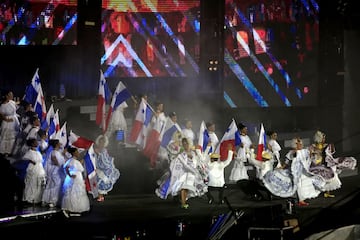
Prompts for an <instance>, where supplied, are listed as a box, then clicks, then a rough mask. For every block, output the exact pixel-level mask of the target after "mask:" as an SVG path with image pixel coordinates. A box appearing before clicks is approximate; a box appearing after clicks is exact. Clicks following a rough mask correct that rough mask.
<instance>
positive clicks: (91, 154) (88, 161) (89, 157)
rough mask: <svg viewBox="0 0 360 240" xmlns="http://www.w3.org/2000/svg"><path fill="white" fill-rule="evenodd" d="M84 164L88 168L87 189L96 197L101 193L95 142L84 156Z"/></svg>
mask: <svg viewBox="0 0 360 240" xmlns="http://www.w3.org/2000/svg"><path fill="white" fill-rule="evenodd" d="M84 165H85V169H86V179H85V184H86V190H87V191H88V192H89V193H91V194H92V195H93V197H94V198H96V197H97V196H98V195H99V192H98V185H97V179H96V154H95V151H94V144H91V146H90V148H89V149H88V150H87V152H86V154H85V156H84Z"/></svg>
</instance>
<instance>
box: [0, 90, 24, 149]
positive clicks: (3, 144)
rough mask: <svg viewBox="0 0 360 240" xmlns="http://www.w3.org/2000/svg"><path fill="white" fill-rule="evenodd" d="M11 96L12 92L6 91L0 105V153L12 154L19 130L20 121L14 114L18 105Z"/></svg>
mask: <svg viewBox="0 0 360 240" xmlns="http://www.w3.org/2000/svg"><path fill="white" fill-rule="evenodd" d="M13 98H14V96H13V93H12V92H11V91H8V92H7V93H6V94H5V98H4V99H3V101H2V102H1V105H0V117H1V118H0V119H1V127H0V153H1V154H4V155H10V154H12V151H13V147H14V144H15V139H16V136H17V135H18V132H19V130H20V122H19V119H18V116H17V114H16V111H17V109H18V105H17V104H16V102H15V101H14V100H13Z"/></svg>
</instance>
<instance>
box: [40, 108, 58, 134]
mask: <svg viewBox="0 0 360 240" xmlns="http://www.w3.org/2000/svg"><path fill="white" fill-rule="evenodd" d="M54 115H55V111H54V104H51V105H50V107H49V110H48V111H47V113H46V118H45V121H43V122H42V123H41V129H43V130H45V129H47V128H48V127H50V122H51V121H52V119H53V118H54Z"/></svg>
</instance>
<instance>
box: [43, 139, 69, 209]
mask: <svg viewBox="0 0 360 240" xmlns="http://www.w3.org/2000/svg"><path fill="white" fill-rule="evenodd" d="M49 147H50V148H51V149H52V150H50V152H49V153H48V154H47V159H46V161H45V171H46V176H47V178H46V186H45V190H44V193H43V196H42V202H43V205H48V206H49V207H55V206H59V207H60V204H61V199H62V186H63V183H64V179H65V173H64V169H63V165H64V164H65V155H64V152H63V151H62V150H60V147H61V144H60V141H59V140H58V139H51V140H50V141H49Z"/></svg>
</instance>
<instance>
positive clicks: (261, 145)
mask: <svg viewBox="0 0 360 240" xmlns="http://www.w3.org/2000/svg"><path fill="white" fill-rule="evenodd" d="M265 144H266V135H265V129H264V125H263V124H261V127H260V134H259V143H258V147H257V154H256V160H259V161H262V152H263V151H264V150H265V146H266V145H265Z"/></svg>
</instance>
